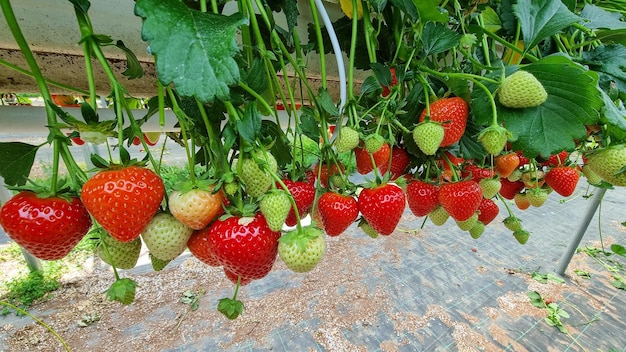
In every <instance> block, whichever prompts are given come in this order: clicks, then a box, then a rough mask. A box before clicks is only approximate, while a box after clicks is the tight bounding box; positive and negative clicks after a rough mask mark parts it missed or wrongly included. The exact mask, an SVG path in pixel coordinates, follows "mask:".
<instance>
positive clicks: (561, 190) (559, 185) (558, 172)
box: [544, 166, 580, 197]
mask: <svg viewBox="0 0 626 352" xmlns="http://www.w3.org/2000/svg"><path fill="white" fill-rule="evenodd" d="M579 179H580V174H579V173H578V170H576V169H575V168H573V167H568V166H557V167H554V168H552V169H550V170H549V171H548V172H547V173H546V175H545V176H544V180H546V183H547V184H548V186H550V187H552V189H553V190H554V191H555V192H556V193H558V194H560V195H562V196H563V197H569V196H571V195H572V194H573V193H574V191H575V190H576V186H577V185H578V180H579Z"/></svg>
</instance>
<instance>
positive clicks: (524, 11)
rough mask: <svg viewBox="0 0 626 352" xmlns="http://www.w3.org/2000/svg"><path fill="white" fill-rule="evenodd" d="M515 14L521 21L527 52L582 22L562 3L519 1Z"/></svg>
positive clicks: (515, 7)
mask: <svg viewBox="0 0 626 352" xmlns="http://www.w3.org/2000/svg"><path fill="white" fill-rule="evenodd" d="M513 12H514V13H515V15H516V16H517V18H518V19H519V22H520V26H521V30H522V35H523V38H524V43H525V44H526V50H529V49H532V48H534V47H535V46H537V44H539V42H541V41H542V40H544V39H546V38H548V37H550V36H552V35H554V34H556V33H558V32H560V31H561V30H562V29H563V28H565V27H567V26H570V25H572V24H574V23H576V22H579V21H580V20H581V18H580V17H578V16H576V15H575V14H573V13H572V12H571V11H570V10H569V9H568V8H567V7H566V6H565V5H564V4H563V3H562V2H561V1H544V0H518V1H517V4H515V5H513Z"/></svg>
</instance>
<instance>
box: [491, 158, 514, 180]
mask: <svg viewBox="0 0 626 352" xmlns="http://www.w3.org/2000/svg"><path fill="white" fill-rule="evenodd" d="M493 164H494V169H495V171H496V173H498V174H499V175H500V177H502V178H506V177H509V175H511V174H512V173H513V171H515V169H517V167H518V166H519V156H518V155H517V153H514V152H511V153H506V154H503V155H498V156H497V157H495V158H494V159H493Z"/></svg>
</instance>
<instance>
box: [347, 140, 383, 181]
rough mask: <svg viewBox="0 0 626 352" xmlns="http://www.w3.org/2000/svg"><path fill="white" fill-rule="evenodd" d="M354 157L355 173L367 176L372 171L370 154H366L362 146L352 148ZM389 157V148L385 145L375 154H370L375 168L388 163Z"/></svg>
mask: <svg viewBox="0 0 626 352" xmlns="http://www.w3.org/2000/svg"><path fill="white" fill-rule="evenodd" d="M354 155H355V157H356V171H357V172H358V173H360V174H361V175H367V174H369V173H370V172H371V171H372V170H374V165H372V159H371V158H370V153H368V152H367V150H366V149H365V147H364V146H359V147H356V148H354ZM390 156H391V148H390V147H389V144H387V143H385V144H383V146H382V147H380V149H378V151H377V152H375V153H372V157H373V158H374V163H375V164H376V167H377V168H378V167H381V166H382V165H384V164H386V163H387V162H389V157H390Z"/></svg>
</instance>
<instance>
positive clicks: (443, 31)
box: [421, 22, 461, 56]
mask: <svg viewBox="0 0 626 352" xmlns="http://www.w3.org/2000/svg"><path fill="white" fill-rule="evenodd" d="M460 39H461V35H460V34H459V33H457V32H455V31H453V30H451V29H450V28H448V26H447V25H444V24H441V23H439V24H435V23H433V22H428V23H426V25H425V26H424V30H423V31H422V37H421V40H422V45H423V49H424V53H425V54H424V55H426V56H428V55H431V54H438V53H442V52H444V51H446V50H449V49H452V48H454V47H456V46H457V45H459V40H460Z"/></svg>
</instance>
